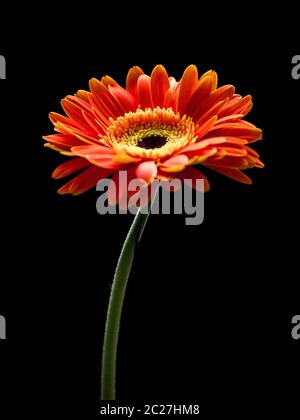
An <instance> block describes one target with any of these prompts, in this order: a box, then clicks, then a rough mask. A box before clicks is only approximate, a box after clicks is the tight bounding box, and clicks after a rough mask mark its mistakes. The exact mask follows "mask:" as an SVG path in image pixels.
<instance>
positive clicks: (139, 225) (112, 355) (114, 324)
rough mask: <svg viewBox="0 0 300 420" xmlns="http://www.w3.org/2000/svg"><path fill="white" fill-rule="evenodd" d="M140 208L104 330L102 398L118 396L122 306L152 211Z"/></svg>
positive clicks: (121, 260)
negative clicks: (143, 210) (117, 369)
mask: <svg viewBox="0 0 300 420" xmlns="http://www.w3.org/2000/svg"><path fill="white" fill-rule="evenodd" d="M142 213H143V212H141V210H140V209H139V210H138V212H137V213H136V215H135V218H134V220H133V222H132V225H131V227H130V230H129V232H128V234H127V237H126V239H125V242H124V245H123V248H122V251H121V254H120V257H119V260H118V264H117V267H116V271H115V276H114V280H113V284H112V289H111V294H110V299H109V305H108V310H107V318H106V325H105V333H104V343H103V353H102V374H101V400H115V399H116V361H117V347H118V338H119V330H120V321H121V313H122V307H123V302H124V297H125V291H126V286H127V281H128V277H129V274H130V270H131V266H132V263H133V259H134V254H135V249H136V246H137V244H138V242H139V240H140V239H141V236H142V233H143V230H144V228H145V226H146V223H147V219H148V216H149V212H147V214H142Z"/></svg>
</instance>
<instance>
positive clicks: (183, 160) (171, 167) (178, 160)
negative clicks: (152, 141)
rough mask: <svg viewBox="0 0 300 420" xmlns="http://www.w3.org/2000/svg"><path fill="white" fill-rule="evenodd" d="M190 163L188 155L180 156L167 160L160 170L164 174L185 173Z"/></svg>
mask: <svg viewBox="0 0 300 420" xmlns="http://www.w3.org/2000/svg"><path fill="white" fill-rule="evenodd" d="M188 163H189V159H188V157H187V156H186V155H182V154H180V155H176V156H173V157H171V158H170V159H167V160H165V161H164V162H163V163H162V164H161V165H160V169H161V170H162V171H164V172H180V171H183V169H184V168H185V167H186V165H187V164H188Z"/></svg>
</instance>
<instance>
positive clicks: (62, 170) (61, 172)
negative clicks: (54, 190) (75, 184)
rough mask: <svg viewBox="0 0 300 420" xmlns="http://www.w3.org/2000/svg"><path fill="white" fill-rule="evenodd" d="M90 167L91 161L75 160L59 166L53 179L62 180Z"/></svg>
mask: <svg viewBox="0 0 300 420" xmlns="http://www.w3.org/2000/svg"><path fill="white" fill-rule="evenodd" d="M87 166H90V163H89V161H87V160H86V159H83V158H75V159H71V160H68V161H67V162H64V163H62V164H61V165H59V166H58V167H57V168H56V169H55V170H54V171H53V173H52V178H54V179H60V178H64V177H66V176H68V175H71V174H73V173H74V172H76V171H79V170H80V169H83V168H86V167H87Z"/></svg>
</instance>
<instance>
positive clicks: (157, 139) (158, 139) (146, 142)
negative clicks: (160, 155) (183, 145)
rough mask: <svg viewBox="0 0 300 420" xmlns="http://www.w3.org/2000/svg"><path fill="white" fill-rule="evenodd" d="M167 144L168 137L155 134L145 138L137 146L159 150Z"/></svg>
mask: <svg viewBox="0 0 300 420" xmlns="http://www.w3.org/2000/svg"><path fill="white" fill-rule="evenodd" d="M167 142H168V138H167V137H165V136H158V135H154V134H153V135H150V136H147V137H144V138H143V139H142V140H140V141H139V142H138V144H137V146H138V147H142V148H143V149H159V148H160V147H163V146H164V145H165V144H166V143H167Z"/></svg>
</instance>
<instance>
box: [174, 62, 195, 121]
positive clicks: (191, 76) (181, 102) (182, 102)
mask: <svg viewBox="0 0 300 420" xmlns="http://www.w3.org/2000/svg"><path fill="white" fill-rule="evenodd" d="M197 81H198V70H197V67H196V66H194V65H190V66H189V67H187V68H186V69H185V71H184V73H183V76H182V79H181V81H180V87H179V94H178V101H177V111H178V112H179V113H180V114H182V115H183V114H184V113H185V112H184V111H185V107H186V104H187V102H188V100H189V98H190V96H191V94H192V92H193V90H194V87H195V85H196V83H197Z"/></svg>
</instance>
